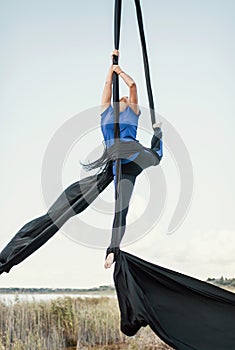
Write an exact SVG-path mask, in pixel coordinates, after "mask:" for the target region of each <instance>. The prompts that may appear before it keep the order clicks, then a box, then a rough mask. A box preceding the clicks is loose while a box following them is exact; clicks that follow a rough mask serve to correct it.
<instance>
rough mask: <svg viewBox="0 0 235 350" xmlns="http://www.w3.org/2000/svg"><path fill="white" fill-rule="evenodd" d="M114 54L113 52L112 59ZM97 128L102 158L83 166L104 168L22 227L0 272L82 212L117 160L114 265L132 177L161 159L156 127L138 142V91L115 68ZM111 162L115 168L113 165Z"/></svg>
mask: <svg viewBox="0 0 235 350" xmlns="http://www.w3.org/2000/svg"><path fill="white" fill-rule="evenodd" d="M114 54H115V55H118V51H114V52H113V55H114ZM113 72H116V73H117V74H119V75H120V76H121V77H122V79H123V80H124V81H125V82H126V84H127V85H128V86H129V97H127V96H126V97H122V98H121V99H120V142H115V143H114V139H113V138H114V137H113V135H114V118H113V108H112V106H111V103H110V101H111V94H112V76H113ZM101 112H102V113H101V128H102V132H103V135H104V140H105V143H106V149H105V152H104V154H103V155H102V156H101V157H100V158H99V159H98V160H96V161H95V162H93V163H91V164H88V165H84V167H85V168H87V169H92V168H99V167H103V166H104V167H103V169H102V171H101V172H99V173H97V174H95V175H91V176H88V177H87V178H84V179H81V180H79V181H76V182H74V183H72V184H70V185H69V186H68V187H67V188H66V189H65V190H64V191H63V192H62V193H61V195H60V196H59V197H58V198H57V199H56V201H55V202H54V203H53V204H52V205H51V206H50V208H49V209H48V211H47V212H46V213H45V214H44V215H42V216H40V217H37V218H34V219H33V220H31V221H29V222H27V223H26V224H25V225H24V226H22V227H21V228H20V229H19V230H18V232H17V233H16V234H15V236H14V237H13V238H12V239H11V240H10V242H9V243H8V244H7V245H6V247H5V248H4V249H3V250H2V251H1V252H0V274H1V273H3V272H9V271H10V269H11V268H12V267H13V266H14V265H17V264H19V263H20V262H21V261H23V260H24V259H26V258H27V257H28V256H29V255H31V254H32V253H33V252H34V251H36V250H37V249H38V248H40V247H41V246H42V245H43V244H45V243H46V242H47V241H48V240H49V239H50V238H51V237H52V236H53V235H54V234H55V233H56V232H57V231H58V230H59V229H60V228H61V227H62V226H63V225H64V223H65V222H66V221H67V220H69V219H70V218H71V217H72V216H74V215H77V214H80V213H81V212H82V211H83V210H85V209H86V208H87V207H88V206H89V205H90V204H91V203H92V201H93V200H95V198H96V197H97V196H98V195H99V193H101V192H102V191H103V190H104V189H105V188H106V187H107V186H108V185H109V184H110V183H111V182H112V181H113V179H114V184H115V185H116V179H115V160H116V159H118V158H119V159H121V170H122V179H121V181H120V182H119V187H118V192H119V193H120V195H119V196H118V197H117V206H116V208H117V210H116V213H115V216H114V221H113V228H112V239H111V243H110V246H109V247H108V248H107V251H106V261H105V268H108V267H110V266H111V265H112V263H113V261H115V259H116V257H117V254H118V252H119V246H120V242H121V239H122V237H123V235H124V232H125V227H126V216H127V211H128V206H129V202H130V198H131V194H132V190H133V186H134V184H135V179H136V177H137V176H138V175H139V174H140V173H141V171H142V170H143V169H145V168H147V167H149V166H151V165H157V164H159V162H160V160H161V158H162V141H161V129H160V124H154V125H153V127H154V135H153V137H152V141H151V148H146V147H144V146H142V145H141V144H140V143H139V142H138V141H137V140H136V131H137V126H138V118H139V115H140V110H139V107H138V98H137V88H136V84H135V82H134V81H133V79H132V78H131V77H130V76H128V75H127V74H126V73H124V72H123V71H122V70H121V68H120V67H119V66H113V65H112V67H111V68H110V70H109V73H108V77H107V81H106V84H105V88H104V92H103V97H102V110H101ZM112 163H113V164H112Z"/></svg>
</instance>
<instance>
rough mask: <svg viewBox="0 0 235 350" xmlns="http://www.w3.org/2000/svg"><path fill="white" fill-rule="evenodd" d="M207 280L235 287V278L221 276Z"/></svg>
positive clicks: (219, 284) (218, 284)
mask: <svg viewBox="0 0 235 350" xmlns="http://www.w3.org/2000/svg"><path fill="white" fill-rule="evenodd" d="M207 282H210V283H213V284H215V285H217V286H231V287H235V278H226V277H224V276H221V277H220V278H208V279H207Z"/></svg>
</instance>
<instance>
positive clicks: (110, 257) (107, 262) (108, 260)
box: [104, 253, 114, 269]
mask: <svg viewBox="0 0 235 350" xmlns="http://www.w3.org/2000/svg"><path fill="white" fill-rule="evenodd" d="M113 260H114V253H109V255H108V256H107V258H106V260H105V263H104V267H105V268H106V269H108V268H109V267H111V266H112V263H113Z"/></svg>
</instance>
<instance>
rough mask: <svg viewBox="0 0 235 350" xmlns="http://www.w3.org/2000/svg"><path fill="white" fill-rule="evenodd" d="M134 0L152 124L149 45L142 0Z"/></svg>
mask: <svg viewBox="0 0 235 350" xmlns="http://www.w3.org/2000/svg"><path fill="white" fill-rule="evenodd" d="M134 1H135V6H136V15H137V21H138V25H139V33H140V40H141V46H142V54H143V62H144V71H145V80H146V86H147V92H148V100H149V109H150V115H151V121H152V124H154V123H155V122H156V114H155V108H154V100H153V92H152V86H151V79H150V69H149V61H148V54H147V46H146V40H145V34H144V24H143V16H142V11H141V6H140V1H139V0H134Z"/></svg>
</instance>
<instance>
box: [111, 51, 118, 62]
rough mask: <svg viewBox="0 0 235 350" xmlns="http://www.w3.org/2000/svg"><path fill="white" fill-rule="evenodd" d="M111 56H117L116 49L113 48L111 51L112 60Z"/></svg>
mask: <svg viewBox="0 0 235 350" xmlns="http://www.w3.org/2000/svg"><path fill="white" fill-rule="evenodd" d="M113 56H118V57H119V51H118V50H113V52H112V53H111V58H112V61H113Z"/></svg>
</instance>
